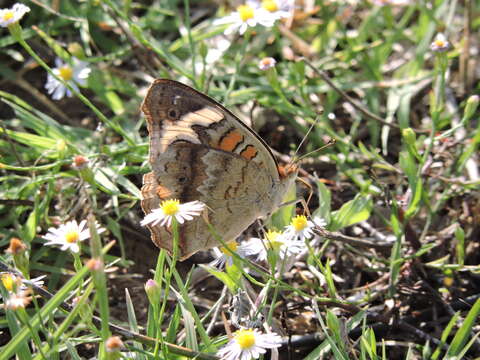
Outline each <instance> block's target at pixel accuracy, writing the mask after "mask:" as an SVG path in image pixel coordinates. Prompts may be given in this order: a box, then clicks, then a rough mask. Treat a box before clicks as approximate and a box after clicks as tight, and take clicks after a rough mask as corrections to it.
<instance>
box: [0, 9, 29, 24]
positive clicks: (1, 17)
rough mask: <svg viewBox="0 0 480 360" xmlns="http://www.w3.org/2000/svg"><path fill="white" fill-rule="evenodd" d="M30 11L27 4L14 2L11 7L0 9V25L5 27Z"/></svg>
mask: <svg viewBox="0 0 480 360" xmlns="http://www.w3.org/2000/svg"><path fill="white" fill-rule="evenodd" d="M29 11H30V8H29V7H28V6H25V5H23V4H20V3H16V4H15V5H13V6H12V8H11V9H0V26H1V27H7V26H9V25H11V24H13V23H16V22H18V21H20V19H21V18H22V17H23V15H25V14H26V13H27V12H29Z"/></svg>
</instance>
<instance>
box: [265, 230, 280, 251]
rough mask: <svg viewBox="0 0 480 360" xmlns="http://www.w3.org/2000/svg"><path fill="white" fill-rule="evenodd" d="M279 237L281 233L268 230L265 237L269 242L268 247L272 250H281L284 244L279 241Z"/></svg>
mask: <svg viewBox="0 0 480 360" xmlns="http://www.w3.org/2000/svg"><path fill="white" fill-rule="evenodd" d="M279 235H281V233H279V232H278V231H274V230H268V231H267V234H266V235H265V238H266V239H267V240H268V241H267V246H268V247H269V248H270V249H272V250H279V249H280V247H281V246H282V244H283V242H282V241H279V240H277V239H278V237H279Z"/></svg>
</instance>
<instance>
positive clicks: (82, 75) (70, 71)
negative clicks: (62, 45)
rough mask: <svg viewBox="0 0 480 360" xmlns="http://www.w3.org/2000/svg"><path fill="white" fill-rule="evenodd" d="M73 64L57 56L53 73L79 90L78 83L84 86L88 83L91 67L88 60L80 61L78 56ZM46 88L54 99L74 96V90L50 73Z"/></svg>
mask: <svg viewBox="0 0 480 360" xmlns="http://www.w3.org/2000/svg"><path fill="white" fill-rule="evenodd" d="M72 64H73V65H70V64H67V63H64V62H63V61H62V60H61V59H60V58H56V59H55V66H56V67H55V69H53V73H54V74H55V75H57V76H58V77H59V78H61V79H62V80H63V81H65V82H66V83H68V84H69V85H70V86H71V87H72V88H73V89H74V90H76V91H78V85H82V86H83V85H85V84H86V79H87V78H88V76H89V75H90V71H91V69H90V68H89V67H88V66H87V65H88V63H87V62H85V61H80V60H78V59H77V58H72ZM45 89H47V91H48V93H49V94H50V95H52V99H53V100H60V99H63V97H64V96H65V95H66V96H67V97H71V96H72V92H71V91H70V90H69V89H68V88H67V87H66V86H65V85H64V84H63V83H62V82H60V81H58V80H57V79H55V77H53V76H52V75H51V74H48V77H47V82H46V84H45Z"/></svg>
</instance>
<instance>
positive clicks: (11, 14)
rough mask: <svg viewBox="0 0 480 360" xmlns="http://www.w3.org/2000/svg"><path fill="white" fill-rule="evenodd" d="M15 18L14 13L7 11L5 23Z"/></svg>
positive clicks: (4, 18) (4, 15)
mask: <svg viewBox="0 0 480 360" xmlns="http://www.w3.org/2000/svg"><path fill="white" fill-rule="evenodd" d="M12 18H13V11H5V13H4V14H3V21H8V20H11V19H12Z"/></svg>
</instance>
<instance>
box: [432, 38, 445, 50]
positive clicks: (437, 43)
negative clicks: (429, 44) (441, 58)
mask: <svg viewBox="0 0 480 360" xmlns="http://www.w3.org/2000/svg"><path fill="white" fill-rule="evenodd" d="M434 43H435V45H436V46H438V47H440V48H442V47H445V41H443V40H435V41H434Z"/></svg>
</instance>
